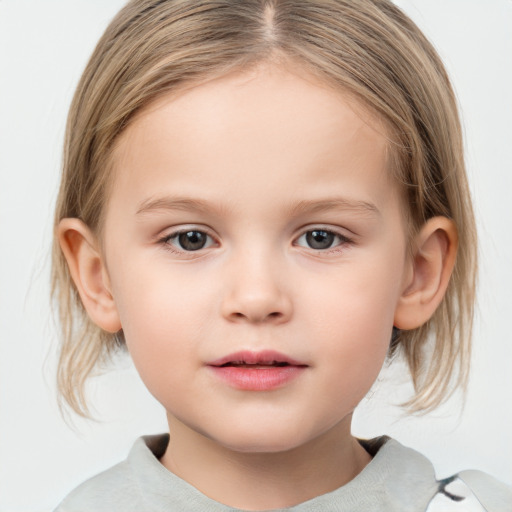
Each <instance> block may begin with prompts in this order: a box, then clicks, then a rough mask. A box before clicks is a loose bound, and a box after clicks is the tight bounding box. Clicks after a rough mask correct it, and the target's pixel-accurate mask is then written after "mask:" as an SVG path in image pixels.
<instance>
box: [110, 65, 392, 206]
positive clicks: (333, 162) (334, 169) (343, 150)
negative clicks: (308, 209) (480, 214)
mask: <svg viewBox="0 0 512 512" xmlns="http://www.w3.org/2000/svg"><path fill="white" fill-rule="evenodd" d="M387 153H388V136H387V130H386V129H385V127H384V124H383V122H382V121H381V120H379V119H378V118H377V116H375V115H372V114H371V113H370V112H369V110H368V109H367V108H366V107H365V106H364V105H363V104H362V103H361V102H358V101H357V100H355V99H354V98H353V97H352V96H350V95H348V94H346V93H343V92H340V91H339V90H336V89H334V88H332V87H330V86H329V85H327V84H325V83H323V82H321V81H319V80H318V79H317V78H316V77H314V76H313V75H311V74H308V73H306V72H304V70H302V69H299V68H291V69H290V68H279V67H277V66H274V65H270V64H266V65H260V66H258V67H256V68H253V69H251V70H249V71H244V72H236V73H232V74H229V75H227V76H224V77H221V78H217V79H214V80H211V81H208V82H205V83H202V84H200V85H196V86H194V87H190V88H187V89H185V90H182V91H180V92H179V93H170V94H168V95H166V96H163V97H161V98H159V99H158V100H157V101H155V102H153V103H152V104H151V105H150V106H148V107H147V108H145V109H144V110H143V111H142V112H141V113H140V114H138V115H137V117H136V118H135V119H134V120H133V122H132V123H131V125H130V126H129V127H128V128H127V129H126V130H125V132H124V133H123V134H122V135H121V137H120V138H119V140H118V142H117V145H116V148H115V150H114V153H113V164H114V174H115V187H113V191H114V192H116V191H117V192H120V191H121V190H125V191H127V190H128V189H131V191H132V192H136V194H135V195H137V196H138V198H139V199H140V197H142V196H145V197H144V199H146V200H147V199H150V198H151V197H152V196H154V195H155V193H156V189H158V188H159V187H162V186H163V187H168V188H169V193H171V192H172V193H175V192H176V190H178V189H179V192H180V193H185V194H188V193H190V192H191V190H190V189H191V188H194V189H195V191H196V192H197V190H198V189H199V188H201V189H203V190H202V193H204V194H206V195H208V194H214V192H215V190H216V189H219V190H221V189H222V187H224V192H225V191H226V190H228V189H229V190H230V191H231V192H233V194H232V196H231V197H223V200H226V201H227V200H231V201H234V195H235V194H234V193H235V191H239V192H240V193H241V194H242V195H243V192H244V191H247V190H251V191H253V192H255V193H256V192H258V191H259V192H260V193H261V194H268V192H269V190H270V189H272V187H273V186H274V188H275V187H285V188H288V189H289V190H288V191H287V192H288V193H289V194H288V195H290V196H291V195H292V192H293V191H294V190H295V193H296V194H297V195H300V194H301V193H302V192H303V190H301V187H302V188H303V187H306V186H307V187H308V193H309V194H310V195H312V196H314V195H315V189H316V188H318V193H319V194H322V193H324V192H325V187H326V186H327V187H328V186H329V182H332V181H333V180H336V179H337V178H338V177H339V176H340V174H343V176H344V179H345V183H346V185H347V187H348V185H349V183H350V184H351V185H350V186H351V187H352V189H353V192H354V193H358V190H357V189H358V187H357V184H358V181H361V180H360V178H361V175H362V174H364V172H363V171H364V169H363V167H364V168H365V169H371V170H372V172H373V173H374V176H372V178H371V179H372V181H373V182H374V185H375V186H376V187H375V188H376V189H378V188H380V189H382V188H385V187H389V186H390V185H391V180H390V178H389V175H388V172H387V169H386V168H387V165H386V164H387ZM359 188H360V189H361V187H359ZM170 189H173V190H170ZM359 193H360V195H362V196H364V195H365V194H366V195H368V194H367V191H366V192H364V191H363V190H362V189H361V190H359ZM114 195H115V194H114ZM131 195H132V196H134V194H131ZM362 199H363V200H368V202H371V201H377V202H378V199H377V198H371V197H366V198H364V197H363V198H362ZM139 202H140V201H139ZM134 207H135V206H134Z"/></svg>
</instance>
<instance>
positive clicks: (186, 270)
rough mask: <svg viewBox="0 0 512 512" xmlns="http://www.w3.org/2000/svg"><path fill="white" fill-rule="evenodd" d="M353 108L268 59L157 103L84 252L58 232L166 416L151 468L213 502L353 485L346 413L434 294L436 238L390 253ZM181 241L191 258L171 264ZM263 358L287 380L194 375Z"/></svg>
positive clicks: (444, 257)
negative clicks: (292, 370) (99, 231)
mask: <svg viewBox="0 0 512 512" xmlns="http://www.w3.org/2000/svg"><path fill="white" fill-rule="evenodd" d="M363 112H365V111H364V109H363V108H362V106H361V105H359V104H358V103H356V102H354V100H353V99H350V98H349V97H347V96H346V95H344V94H341V93H340V92H339V91H333V90H331V89H329V88H328V87H326V86H324V85H322V84H321V83H319V82H318V81H316V80H315V79H314V78H313V77H311V76H309V75H307V74H306V73H302V72H301V73H298V72H297V71H295V72H292V71H289V70H286V69H284V68H282V67H280V68H279V69H278V68H276V67H274V66H272V65H270V64H269V65H263V66H259V67H258V68H255V69H253V70H251V71H250V72H244V73H235V74H231V75H228V76H225V77H223V78H220V79H216V80H212V81H210V82H207V83H204V84H201V85H199V86H196V87H194V88H191V89H189V90H187V91H185V92H183V93H182V94H180V95H177V96H176V95H173V96H166V97H163V98H161V99H159V100H158V101H157V102H156V103H155V104H153V105H152V106H151V107H150V108H147V109H146V110H145V111H143V112H142V114H140V115H138V117H137V118H136V120H135V121H134V122H133V123H132V124H131V125H130V126H129V127H128V128H127V130H126V131H125V132H124V133H123V134H122V136H121V137H120V139H119V141H118V144H117V146H116V149H115V153H114V163H115V186H114V187H113V191H112V193H111V196H110V198H109V201H108V205H107V209H106V215H105V225H104V231H103V232H104V239H103V240H102V244H101V249H100V244H99V243H98V240H97V239H96V238H95V237H94V235H93V234H92V233H91V232H90V231H89V230H88V228H87V226H85V225H83V223H81V222H80V221H79V220H77V219H64V220H63V221H62V222H61V226H60V237H61V244H62V248H63V250H64V253H65V255H66V257H67V259H68V262H69V263H70V270H71V273H72V275H73V278H74V280H75V283H76V284H77V288H78V290H79V292H80V295H81V297H82V300H83V302H84V305H85V307H86V309H87V310H88V312H89V314H90V315H91V317H92V318H93V320H94V321H95V322H96V323H97V324H98V325H99V326H100V327H102V328H103V329H106V330H108V331H110V332H116V331H117V330H119V329H121V328H122V329H123V332H124V335H125V339H126V343H127V346H128V349H129V351H130V353H131V356H132V358H133V360H134V363H135V365H136V367H137V369H138V371H139V373H140V375H141V377H142V380H143V381H144V383H145V384H146V386H147V387H148V389H149V390H150V392H151V393H152V394H153V395H154V396H155V397H156V398H157V399H158V400H159V401H160V403H162V405H163V406H164V407H165V409H166V411H167V417H168V421H169V428H170V432H171V442H170V444H169V447H168V449H167V452H166V453H165V455H164V456H163V458H162V460H161V462H162V464H163V465H164V466H165V467H167V468H168V469H169V470H170V471H172V472H174V473H175V474H177V475H178V476H180V477H182V478H184V479H185V480H187V481H188V482H189V483H191V484H192V485H194V486H195V487H197V488H198V489H199V490H201V491H202V492H203V493H205V494H206V495H208V496H210V497H211V498H213V499H215V500H217V501H220V502H222V503H225V504H227V505H230V506H233V507H238V508H243V509H246V510H263V509H270V508H281V507H287V506H291V505H294V504H297V503H300V502H303V501H305V500H308V499H311V498H313V497H315V496H318V495H320V494H323V493H326V492H329V491H331V490H333V489H335V488H337V487H339V486H341V485H343V484H345V483H346V482H348V481H349V480H351V479H352V478H354V476H356V475H357V474H358V473H359V472H360V471H361V470H362V469H363V468H364V466H365V465H366V464H367V463H368V462H369V461H370V456H369V455H368V453H366V451H365V450H364V449H363V448H362V447H361V446H360V444H359V443H358V442H357V440H356V439H355V438H354V437H352V435H351V433H350V423H351V418H352V412H353V410H354V408H355V407H356V405H357V404H358V403H359V401H360V400H361V399H362V398H363V397H364V396H365V394H366V393H367V392H368V390H369V389H370V387H371V386H372V384H373V382H374V381H375V379H376V377H377V375H378V373H379V371H380V369H381V366H382V364H383V362H384V359H385V357H386V353H387V349H388V345H389V340H390V337H391V330H392V326H393V325H397V326H398V327H401V328H414V327H417V326H418V325H421V324H422V323H423V322H424V321H426V320H427V319H428V318H429V317H430V316H431V314H432V313H433V311H434V310H435V308H436V307H437V305H438V303H439V301H440V300H441V298H442V296H443V294H444V290H445V289H446V285H447V283H448V279H449V275H450V272H451V267H452V266H453V261H454V258H455V250H456V232H455V228H454V227H453V225H452V224H451V223H450V221H448V220H447V219H443V218H436V219H433V220H431V221H430V222H429V223H427V225H426V226H424V228H423V229H422V230H421V232H420V234H419V235H418V238H417V240H416V243H415V245H414V246H415V251H414V255H413V257H410V256H408V254H409V253H408V251H407V247H408V240H407V239H406V232H407V226H406V225H405V221H404V215H403V207H404V205H403V204H402V202H401V196H400V190H399V187H398V186H397V184H396V183H394V182H393V181H392V179H391V177H390V173H389V170H388V169H387V158H386V156H387V151H388V149H387V137H386V135H387V134H386V132H385V130H384V129H383V128H382V125H381V124H380V123H378V122H377V120H376V119H374V118H372V117H371V116H370V117H369V116H368V114H367V113H366V114H365V115H362V114H363ZM180 229H181V230H182V229H186V230H187V231H199V232H202V233H204V234H207V235H208V238H207V243H206V245H205V246H204V247H203V248H201V249H199V250H196V251H187V250H185V249H184V248H183V247H182V246H180V242H179V239H178V237H176V236H174V235H175V234H176V232H177V231H179V230H180ZM314 229H317V230H324V231H327V232H330V233H333V234H334V235H333V236H331V235H328V236H329V237H330V238H328V239H329V240H331V241H332V244H331V246H330V247H328V248H325V249H324V248H322V249H318V248H316V247H311V246H310V244H309V242H308V238H307V237H306V235H307V233H311V231H312V230H314ZM263 349H272V350H277V351H279V352H281V353H283V354H286V355H287V356H289V357H291V358H293V359H295V360H298V361H300V362H301V363H303V364H304V365H305V369H304V370H303V371H301V372H300V375H299V376H298V377H297V378H295V379H293V380H291V381H290V382H287V383H286V384H285V385H283V386H281V387H279V388H278V389H273V390H271V391H246V390H240V389H236V388H234V387H233V386H230V385H229V384H227V383H226V382H224V381H222V380H221V379H219V378H218V377H217V375H216V374H215V373H214V372H212V371H211V368H210V367H209V366H208V363H209V362H211V361H213V360H216V359H218V358H220V357H224V356H226V355H228V354H230V353H233V352H235V351H239V350H250V351H258V350H263ZM255 481H257V482H258V485H257V486H255V485H254V482H255Z"/></svg>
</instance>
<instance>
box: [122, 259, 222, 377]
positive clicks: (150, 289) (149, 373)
mask: <svg viewBox="0 0 512 512" xmlns="http://www.w3.org/2000/svg"><path fill="white" fill-rule="evenodd" d="M128 262H129V260H128ZM132 263H133V262H132ZM127 267H128V265H126V266H125V265H121V266H119V267H118V268H117V269H116V270H117V272H116V273H114V276H113V279H112V288H113V291H114V298H115V300H116V305H117V307H118V312H119V316H120V319H121V325H122V328H123V332H124V336H125V339H126V344H127V347H128V350H129V352H130V354H131V356H132V359H133V361H134V363H135V365H136V367H137V369H138V370H139V373H140V374H141V377H142V379H143V380H144V381H145V382H146V381H147V380H149V381H151V380H154V379H155V377H157V376H158V375H160V374H161V373H162V372H169V373H170V368H169V366H170V365H171V364H172V366H173V369H172V373H173V375H176V376H178V375H179V370H180V368H185V366H186V365H187V364H190V361H189V360H187V354H188V353H189V352H190V350H191V349H193V348H194V347H197V346H198V344H199V342H200V340H201V339H202V337H204V331H205V330H206V329H207V326H208V324H209V321H208V314H207V311H208V307H209V308H210V309H211V308H212V305H211V300H210V299H209V295H210V294H209V293H208V290H207V288H206V287H203V286H201V289H200V293H198V290H197V283H194V282H193V281H192V282H191V280H190V279H189V278H187V276H186V275H180V273H174V274H173V275H169V272H166V269H165V266H163V267H160V268H158V267H156V266H155V265H153V266H150V265H129V267H130V268H132V269H135V268H137V272H129V271H128V268H127ZM146 384H147V385H148V387H149V386H150V384H149V382H146Z"/></svg>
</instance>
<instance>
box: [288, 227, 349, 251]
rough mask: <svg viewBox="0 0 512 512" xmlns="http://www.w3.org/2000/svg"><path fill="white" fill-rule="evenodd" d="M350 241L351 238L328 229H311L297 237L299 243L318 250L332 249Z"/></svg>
mask: <svg viewBox="0 0 512 512" xmlns="http://www.w3.org/2000/svg"><path fill="white" fill-rule="evenodd" d="M348 242H350V240H349V239H348V238H347V237H345V236H343V235H340V234H339V233H334V232H333V231H329V230H327V229H311V230H309V231H306V232H305V233H304V234H303V235H301V236H300V237H299V238H298V239H297V245H300V246H301V247H309V248H310V249H315V250H317V251H322V250H326V249H331V248H332V247H336V246H338V245H341V244H343V243H348Z"/></svg>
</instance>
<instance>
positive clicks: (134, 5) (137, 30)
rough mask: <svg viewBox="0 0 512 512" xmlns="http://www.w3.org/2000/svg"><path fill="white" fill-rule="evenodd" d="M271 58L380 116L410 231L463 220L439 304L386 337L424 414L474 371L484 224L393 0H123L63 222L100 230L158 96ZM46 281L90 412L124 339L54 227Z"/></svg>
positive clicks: (73, 160) (96, 72)
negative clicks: (103, 316) (119, 144)
mask: <svg viewBox="0 0 512 512" xmlns="http://www.w3.org/2000/svg"><path fill="white" fill-rule="evenodd" d="M275 58H286V59H287V60H288V61H290V62H293V63H297V64H298V65H300V66H303V67H304V68H305V69H307V70H308V71H309V72H311V73H314V74H315V75H316V76H318V77H319V78H321V79H322V80H323V81H324V82H326V83H329V84H332V85H334V86H335V87H337V88H339V89H340V90H343V91H345V92H348V93H349V94H352V95H354V96H355V97H357V98H358V99H359V100H360V101H361V102H362V103H363V104H364V105H366V106H367V107H369V109H370V110H371V111H372V112H374V113H375V114H377V115H378V116H379V117H380V118H381V119H384V120H385V123H386V125H387V126H389V127H390V130H389V131H390V137H391V140H390V149H391V151H390V154H391V155H392V161H393V162H392V165H391V168H392V172H393V173H394V174H395V175H396V178H397V180H398V181H399V182H400V183H401V184H403V188H404V191H405V196H406V203H407V210H408V213H407V216H408V217H409V219H410V224H411V231H412V232H414V231H416V230H417V229H419V227H421V225H422V224H423V223H425V221H427V220H428V219H429V218H431V217H434V216H438V215H442V216H445V217H448V218H450V219H453V221H454V222H455V224H456V226H457V229H458V239H459V249H458V256H457V260H456V264H455V269H454V273H453V276H452V279H451V281H450V284H449V287H448V290H447V293H446V296H445V297H444V299H443V301H442V303H441V305H440V307H439V308H438V310H437V311H436V313H435V314H434V315H433V317H432V318H431V319H430V320H429V321H428V322H427V323H426V324H425V325H423V326H422V327H420V328H418V329H416V330H412V331H404V332H401V333H400V335H399V336H398V338H397V339H394V341H393V342H392V343H391V347H390V353H401V354H403V356H404V357H405V359H406V361H407V363H408V365H409V368H410V372H411V375H412V379H413V383H414V386H415V390H416V394H415V396H414V397H413V398H412V399H411V400H410V401H409V402H408V403H407V404H405V405H406V406H407V407H408V408H409V409H410V410H411V411H416V412H419V411H427V410H430V409H433V408H434V407H436V406H438V405H439V404H440V403H441V402H442V401H443V400H444V399H446V398H447V397H448V396H449V395H450V394H451V393H452V392H453V390H454V389H455V388H456V387H457V385H462V387H465V384H466V382H467V377H468V367H469V357H470V340H471V329H472V319H473V307H474V296H475V280H476V230H475V223H474V217H473V211H472V206H471V200H470V194H469V189H468V184H467V179H466V174H465V167H464V157H463V143H462V135H461V127H460V123H459V116H458V112H457V105H456V100H455V96H454V93H453V91H452V88H451V85H450V82H449V79H448V77H447V74H446V71H445V69H444V67H443V64H442V62H441V60H440V58H439V56H438V55H437V53H436V51H435V50H434V48H433V47H432V45H431V44H430V43H429V41H428V40H427V39H426V38H425V37H424V35H423V34H422V33H421V31H420V30H419V29H418V28H417V26H416V25H415V24H414V23H413V22H412V21H411V20H410V19H409V18H408V17H407V16H406V15H405V14H404V13H403V12H402V11H401V10H400V9H398V8H397V7H396V6H394V5H393V4H392V3H391V2H390V1H387V0H244V1H239V0H199V1H198V0H132V1H131V2H129V3H128V4H127V5H126V6H125V7H124V8H123V9H122V10H121V11H120V12H119V13H118V15H117V16H116V17H115V18H114V20H113V21H112V22H111V24H110V26H109V27H108V28H107V30H106V32H105V33H104V35H103V36H102V38H101V39H100V41H99V43H98V45H97V46H96V49H95V50H94V53H93V55H92V57H91V59H90V61H89V63H88V65H87V67H86V69H85V71H84V73H83V76H82V78H81V80H80V83H79V85H78V88H77V91H76V93H75V96H74V99H73V102H72V105H71V109H70V113H69V118H68V123H67V130H66V138H65V147H64V161H63V174H62V182H61V188H60V192H59V197H58V201H57V207H56V214H55V228H57V226H58V224H59V221H60V220H61V219H63V218H66V217H76V218H79V219H81V220H82V221H83V222H85V223H86V224H87V225H88V226H89V227H90V228H91V229H92V230H93V231H94V232H96V233H98V234H99V233H100V232H101V225H102V214H103V210H104V207H105V202H106V200H107V198H108V188H109V183H110V180H111V174H112V172H111V165H110V162H109V158H110V156H111V153H112V150H113V146H114V143H115V141H116V139H117V137H118V136H119V135H120V133H121V132H122V131H123V130H124V129H126V127H127V126H128V125H129V123H130V121H131V120H132V119H133V118H134V116H135V114H136V113H138V112H140V111H141V109H143V108H144V107H146V106H147V105H148V104H149V103H150V102H152V101H154V100H155V99H156V98H157V97H159V96H160V95H163V94H165V93H168V92H169V91H175V90H177V88H180V87H184V86H187V85H189V84H193V83H200V82H202V81H205V80H208V79H211V78H214V77H218V76H222V75H223V74H226V73H228V72H229V71H234V70H240V69H245V68H248V67H250V66H252V65H255V64H256V63H258V62H261V61H265V60H269V59H275ZM52 284H53V286H52V294H53V297H54V299H56V302H57V305H58V309H59V315H60V322H61V326H62V335H63V338H62V344H61V351H60V360H59V370H58V385H59V390H60V393H61V395H62V397H63V398H64V399H65V401H66V402H67V404H68V405H69V406H70V407H71V408H72V409H73V410H75V411H76V412H77V413H79V414H82V415H86V414H87V413H88V408H87V403H86V398H85V395H84V384H85V381H86V379H87V377H88V376H89V375H90V374H91V373H92V372H93V370H94V369H95V368H96V367H97V366H98V365H100V364H102V363H103V362H105V361H106V360H108V359H109V356H110V355H111V354H113V353H114V352H115V350H116V349H117V348H118V347H119V346H120V345H122V344H123V343H122V341H121V342H120V341H119V338H118V337H116V336H115V335H112V334H110V333H106V332H103V331H101V330H100V329H99V328H98V327H96V326H95V325H94V324H93V323H92V322H91V320H90V319H89V318H88V316H87V314H86V312H85V310H84V308H83V306H82V303H81V301H80V298H79V296H78V293H77V290H76V288H75V286H74V284H73V281H72V279H71V277H70V274H69V270H68V267H67V264H66V261H65V259H64V257H63V254H62V252H61V250H60V247H59V243H58V240H57V237H56V236H55V237H54V247H53V275H52ZM429 340H430V341H429ZM430 342H432V345H430Z"/></svg>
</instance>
